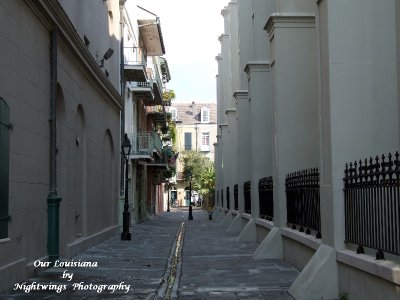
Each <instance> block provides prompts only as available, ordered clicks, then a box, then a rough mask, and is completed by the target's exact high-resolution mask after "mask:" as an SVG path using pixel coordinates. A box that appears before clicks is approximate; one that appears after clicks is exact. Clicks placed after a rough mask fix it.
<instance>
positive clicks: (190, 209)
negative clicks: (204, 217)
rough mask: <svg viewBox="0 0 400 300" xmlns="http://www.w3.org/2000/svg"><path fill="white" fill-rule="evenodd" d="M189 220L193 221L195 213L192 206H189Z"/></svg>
mask: <svg viewBox="0 0 400 300" xmlns="http://www.w3.org/2000/svg"><path fill="white" fill-rule="evenodd" d="M188 219H189V220H193V212H192V206H191V205H190V206H189V218H188Z"/></svg>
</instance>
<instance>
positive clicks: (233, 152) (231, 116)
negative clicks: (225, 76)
mask: <svg viewBox="0 0 400 300" xmlns="http://www.w3.org/2000/svg"><path fill="white" fill-rule="evenodd" d="M226 114H227V118H228V128H227V133H228V136H229V142H228V143H229V147H228V149H229V151H228V161H229V169H230V171H229V174H228V176H229V179H228V182H227V185H226V186H229V195H230V196H229V200H230V203H229V204H230V205H229V208H230V209H231V210H233V209H234V193H233V192H234V185H235V184H236V183H237V182H238V174H237V172H238V168H237V165H238V162H237V120H236V109H228V110H227V111H226ZM225 189H226V187H225ZM227 200H228V199H227Z"/></svg>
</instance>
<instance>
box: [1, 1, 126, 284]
mask: <svg viewBox="0 0 400 300" xmlns="http://www.w3.org/2000/svg"><path fill="white" fill-rule="evenodd" d="M123 5H124V3H123V1H118V0H108V1H96V2H94V1H79V2H78V1H63V0H60V1H1V3H0V12H1V15H2V18H1V20H0V46H1V49H2V51H3V55H2V57H1V62H2V65H3V67H2V68H1V70H0V77H1V81H0V107H1V109H0V118H1V119H0V124H1V125H0V127H1V129H0V140H1V143H0V145H1V147H0V148H1V150H0V159H1V163H0V169H1V171H0V186H1V189H0V252H1V256H0V290H4V289H6V288H8V287H10V286H11V285H13V284H14V283H16V282H19V281H21V280H24V279H25V278H26V277H27V276H29V275H32V272H33V269H34V268H33V262H34V261H35V260H46V261H47V260H48V259H50V260H51V261H54V260H55V259H57V258H58V257H64V258H69V257H72V256H74V255H75V254H76V253H79V252H81V251H83V250H84V249H86V248H88V247H90V246H92V245H94V244H96V243H98V242H100V241H102V240H105V239H106V238H108V237H110V236H112V235H114V234H115V233H117V232H118V231H119V227H118V219H117V212H118V191H119V180H118V178H119V169H120V136H121V130H120V115H121V111H122V109H123V106H124V103H123V97H122V96H121V76H120V57H121V56H120V52H119V45H120V30H121V28H120V8H122V7H123ZM93 20H96V26H93Z"/></svg>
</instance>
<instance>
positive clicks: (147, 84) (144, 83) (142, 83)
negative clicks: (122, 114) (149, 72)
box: [131, 80, 153, 89]
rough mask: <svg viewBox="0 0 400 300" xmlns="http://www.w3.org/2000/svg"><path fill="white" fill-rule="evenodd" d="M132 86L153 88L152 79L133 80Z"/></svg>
mask: <svg viewBox="0 0 400 300" xmlns="http://www.w3.org/2000/svg"><path fill="white" fill-rule="evenodd" d="M131 86H132V87H135V88H148V89H153V86H152V82H151V80H150V81H131Z"/></svg>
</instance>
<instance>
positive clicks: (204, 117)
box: [201, 106, 210, 123]
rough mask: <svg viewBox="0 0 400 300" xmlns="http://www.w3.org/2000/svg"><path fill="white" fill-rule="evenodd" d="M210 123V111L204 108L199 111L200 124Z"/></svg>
mask: <svg viewBox="0 0 400 300" xmlns="http://www.w3.org/2000/svg"><path fill="white" fill-rule="evenodd" d="M209 122H210V109H209V108H208V107H206V106H204V107H203V108H202V109H201V123H209Z"/></svg>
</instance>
